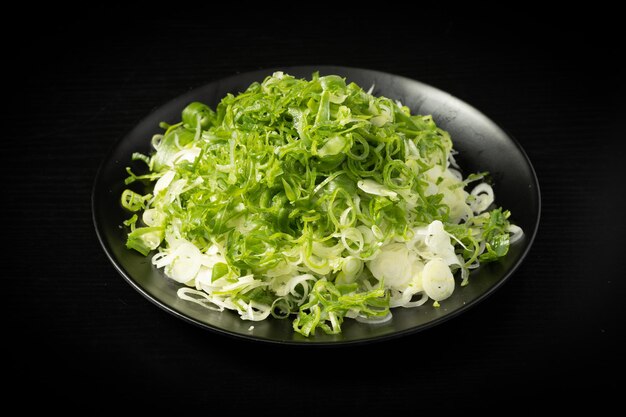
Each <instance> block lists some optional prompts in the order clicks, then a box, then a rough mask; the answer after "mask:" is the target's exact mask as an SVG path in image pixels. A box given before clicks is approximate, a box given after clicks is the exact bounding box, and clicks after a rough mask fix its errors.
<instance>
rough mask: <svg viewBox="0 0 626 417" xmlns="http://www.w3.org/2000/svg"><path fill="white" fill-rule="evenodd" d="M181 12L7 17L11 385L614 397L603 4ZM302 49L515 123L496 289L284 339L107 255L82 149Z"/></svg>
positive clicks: (615, 263) (616, 131)
mask: <svg viewBox="0 0 626 417" xmlns="http://www.w3.org/2000/svg"><path fill="white" fill-rule="evenodd" d="M189 12H190V10H189V8H187V9H186V12H185V13H186V14H181V19H180V20H179V21H177V22H171V21H165V20H164V21H161V22H152V23H150V24H142V25H138V23H137V22H136V20H135V16H134V15H133V14H132V13H130V12H128V13H127V16H128V17H127V18H123V19H121V20H119V19H118V20H110V21H107V23H106V24H100V25H98V24H94V23H93V22H90V21H85V20H76V22H78V23H76V22H73V23H72V22H59V21H58V20H54V19H50V23H49V24H48V25H44V26H41V25H32V27H29V28H28V30H29V31H30V32H29V33H30V34H31V36H30V37H26V36H24V37H21V36H20V33H18V32H15V33H9V34H6V37H5V38H6V40H7V45H6V50H5V54H4V58H5V65H4V67H5V69H8V70H9V71H10V72H11V73H10V74H9V76H7V77H6V78H5V89H6V90H7V93H6V96H5V108H6V107H9V112H8V116H7V118H6V119H5V120H6V126H7V127H8V129H7V132H6V133H5V137H4V138H3V140H4V142H3V145H4V146H3V151H2V155H3V159H4V161H5V163H4V164H3V166H2V172H3V180H4V182H3V184H4V186H5V187H8V191H5V192H4V193H3V194H4V196H5V198H3V205H2V212H3V219H4V220H5V223H4V227H3V229H4V230H5V231H6V233H5V234H4V236H5V248H8V249H5V251H4V253H3V257H2V259H3V263H4V264H5V265H4V268H3V272H4V273H3V277H4V285H3V294H4V300H5V303H4V309H5V313H4V322H5V323H6V324H7V326H6V331H5V333H4V342H3V345H4V347H5V349H7V350H8V353H7V355H6V356H5V360H6V361H7V368H8V374H7V373H5V378H6V380H7V381H9V383H10V388H9V392H8V394H9V397H11V396H14V395H16V394H17V393H27V394H28V395H30V396H32V398H36V399H38V400H39V399H41V403H42V404H45V405H47V406H48V407H51V406H58V407H65V408H72V407H73V404H76V402H77V401H78V400H79V399H80V401H86V400H89V401H91V407H95V408H97V409H102V408H104V407H106V406H107V405H108V406H111V407H115V408H117V409H118V410H123V409H124V408H123V407H122V404H123V403H125V402H130V403H131V404H136V405H156V406H159V407H161V408H162V409H164V408H176V407H181V408H183V409H184V408H185V407H189V406H192V405H204V406H205V407H204V411H205V412H207V413H216V412H223V411H231V412H232V411H233V410H237V411H239V412H251V411H252V412H253V411H258V410H262V409H263V410H265V409H267V410H272V411H274V412H275V413H276V414H285V413H289V414H292V413H300V412H302V411H303V410H310V411H315V412H318V413H325V414H326V413H329V412H333V411H334V412H343V413H346V412H348V411H353V412H359V411H368V410H374V409H381V408H385V409H386V410H387V411H389V412H392V411H401V410H405V411H407V412H411V413H416V414H417V413H423V412H426V411H433V410H439V411H453V410H458V411H460V412H463V411H467V410H490V409H493V410H503V409H501V408H496V404H499V403H501V402H502V403H505V404H506V405H509V406H514V407H515V409H516V410H520V409H523V408H527V409H533V410H535V411H537V409H538V407H539V408H540V409H545V407H551V408H559V409H561V410H563V408H570V407H571V408H576V409H579V408H580V407H582V406H585V405H587V406H589V405H593V406H594V407H595V408H594V410H595V411H598V412H599V411H601V410H603V408H605V407H607V406H608V405H611V404H617V403H618V401H619V400H620V397H619V395H616V394H617V393H618V388H619V387H621V386H622V383H621V382H620V378H619V376H620V375H623V373H621V372H620V368H623V367H624V360H623V356H622V355H623V351H624V343H623V327H624V317H625V314H624V313H625V311H624V310H625V307H624V302H623V300H624V289H625V286H624V281H623V278H622V277H623V267H622V264H623V261H622V259H621V258H622V257H623V254H622V252H623V249H624V244H623V236H624V221H623V204H622V202H623V194H624V191H623V174H622V173H621V171H622V169H621V168H619V166H620V164H622V161H623V157H624V146H623V138H624V135H623V131H622V127H621V125H622V123H621V120H623V114H624V112H623V111H624V106H623V96H622V94H623V79H622V77H623V69H621V68H620V67H619V65H617V64H615V62H614V59H613V57H615V56H616V55H619V54H621V50H623V42H621V41H619V39H620V38H619V37H618V36H617V31H618V29H619V27H617V28H615V29H613V27H614V26H612V25H611V24H610V22H607V21H606V18H603V20H602V21H601V22H600V21H599V22H600V23H602V24H601V25H600V26H599V28H594V27H592V26H590V22H591V21H594V17H593V16H589V18H588V19H581V20H576V19H565V18H561V19H553V20H550V21H546V22H537V21H536V20H535V19H532V20H531V19H529V20H526V21H524V22H523V24H513V23H511V22H510V21H509V20H508V19H505V23H504V24H500V25H495V23H494V20H493V19H484V20H481V21H476V20H472V19H470V18H468V17H464V18H462V19H457V18H445V17H441V16H440V17H438V18H433V17H432V16H427V15H426V12H424V14H425V15H424V16H421V17H420V18H417V17H415V16H411V17H409V16H408V13H405V14H406V15H407V18H406V19H403V18H402V15H403V13H400V12H399V13H396V14H395V15H394V17H393V19H391V18H389V19H381V18H380V16H376V13H373V14H371V17H370V18H368V19H365V20H362V19H357V18H356V17H345V16H343V15H340V14H337V15H332V16H325V17H324V18H319V19H318V20H316V21H315V22H311V23H307V22H303V21H301V19H300V17H299V16H301V15H300V14H298V13H296V12H294V13H292V15H291V16H289V15H285V16H276V17H273V18H272V19H270V20H267V19H265V18H263V19H261V18H258V19H256V18H254V17H250V18H248V19H243V20H242V19H241V18H237V19H234V18H231V17H230V16H229V15H224V16H222V17H221V18H220V19H215V18H211V19H208V18H207V19H197V20H196V21H195V22H190V21H188V19H187V20H185V19H184V17H185V16H186V15H188V14H189ZM398 19H399V20H398ZM384 21H389V22H391V23H389V24H385V23H384ZM381 22H382V23H381ZM428 22H432V23H428ZM33 31H37V32H33ZM33 33H34V35H33ZM28 39H32V40H28ZM77 39H79V40H80V41H78V40H77ZM85 39H86V40H87V42H85V43H83V42H82V41H83V40H85ZM301 64H335V65H347V66H357V67H365V68H372V69H376V70H382V71H388V72H392V73H396V74H400V75H403V76H407V77H410V78H414V79H418V80H420V81H423V82H425V83H428V84H430V85H433V86H436V87H438V88H440V89H442V90H444V91H448V92H450V93H451V94H453V95H455V96H457V97H459V98H460V99H462V100H464V101H466V102H468V103H471V104H472V105H474V106H475V107H477V108H479V109H480V110H481V111H483V112H484V113H485V114H486V115H487V116H489V117H490V118H492V119H493V120H494V121H495V122H496V123H498V124H499V125H500V126H502V127H503V128H504V129H506V130H507V131H509V132H511V133H512V135H513V136H515V137H516V138H517V140H518V141H519V142H520V143H521V144H522V146H523V147H524V149H525V150H526V151H527V153H528V155H529V157H530V159H531V160H532V161H533V164H534V166H535V169H536V170H537V174H538V177H539V180H540V184H541V187H542V197H543V210H542V222H541V227H540V229H539V234H538V236H537V240H536V241H535V244H534V246H533V248H532V250H531V252H530V254H529V256H528V258H527V259H526V261H525V262H524V264H523V265H522V266H521V268H520V269H519V270H518V272H517V273H516V274H515V275H514V276H513V277H512V278H511V279H510V280H509V281H508V282H507V283H506V285H504V286H503V287H502V288H501V289H500V290H498V292H497V293H496V295H495V296H493V297H490V298H489V299H487V300H486V301H485V302H483V303H481V304H480V305H479V306H477V307H476V308H474V309H472V310H470V311H468V312H467V313H466V314H463V315H462V316H460V317H457V318H456V319H454V320H452V321H449V322H447V323H445V324H443V325H441V326H437V327H436V328H433V329H430V330H427V331H425V332H422V333H419V334H415V335H411V336H408V337H403V338H401V339H397V340H393V341H389V342H385V343H382V344H372V345H366V346H362V347H350V348H340V349H312V348H294V347H286V346H282V347H281V346H266V345H261V344H257V343H245V342H242V341H240V340H235V339H232V338H228V337H224V336H221V335H216V334H212V333H210V332H206V331H203V330H202V329H199V328H196V327H194V326H189V325H188V324H186V323H184V322H182V321H180V320H178V319H176V318H175V317H172V316H171V315H169V314H167V313H165V312H163V311H162V310H160V309H157V308H155V307H154V306H153V305H152V304H151V303H149V302H148V301H146V300H145V299H144V298H143V297H141V296H140V295H139V294H138V293H137V292H136V291H134V290H133V289H132V288H131V287H130V286H129V285H128V284H127V283H126V282H125V281H124V280H123V279H122V278H121V277H120V276H119V275H118V274H117V272H116V271H115V270H114V268H113V267H112V266H111V264H110V263H109V261H108V259H107V257H106V255H105V254H104V252H103V251H102V249H101V248H100V245H99V243H98V240H97V238H96V235H95V232H94V230H93V225H92V222H91V208H90V191H91V187H92V184H93V180H94V178H95V174H96V169H97V166H98V164H99V163H100V161H101V160H102V158H104V156H105V154H106V152H107V151H108V150H109V148H110V147H111V146H112V145H113V144H114V143H115V141H116V140H118V139H119V138H120V137H121V136H122V135H124V134H125V133H126V132H127V131H128V130H129V129H130V128H132V127H133V126H134V125H135V123H136V122H137V121H138V120H139V119H140V118H141V117H143V116H144V115H145V114H146V113H147V112H148V111H150V110H151V109H153V108H155V107H157V106H159V105H161V104H162V103H164V102H166V101H167V100H169V99H170V98H172V97H175V96H177V95H179V94H181V93H184V92H185V91H187V90H189V89H190V88H192V87H196V86H199V85H203V84H205V83H207V82H209V81H212V80H215V79H219V78H222V77H225V76H230V75H232V74H234V73H237V72H242V71H248V70H254V69H259V68H261V67H276V66H283V65H301ZM44 398H45V402H44V400H43V399H44ZM542 400H543V401H546V402H547V403H546V404H547V405H544V406H539V405H538V402H539V401H542Z"/></svg>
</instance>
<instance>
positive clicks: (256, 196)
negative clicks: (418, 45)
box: [121, 72, 523, 336]
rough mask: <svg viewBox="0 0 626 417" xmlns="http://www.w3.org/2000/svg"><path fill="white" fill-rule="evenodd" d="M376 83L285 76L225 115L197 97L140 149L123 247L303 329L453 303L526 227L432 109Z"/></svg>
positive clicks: (230, 300)
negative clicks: (465, 161)
mask: <svg viewBox="0 0 626 417" xmlns="http://www.w3.org/2000/svg"><path fill="white" fill-rule="evenodd" d="M373 88H374V86H372V88H370V90H369V91H364V90H363V89H362V88H361V87H360V86H358V85H356V84H355V83H349V84H348V83H346V80H345V78H342V77H340V76H337V75H327V76H319V74H318V73H314V74H313V75H312V77H311V79H310V80H306V79H297V78H295V77H292V76H290V75H288V74H284V73H282V72H275V73H274V74H272V75H271V76H268V77H267V78H265V80H263V81H262V82H255V83H253V84H251V85H250V86H249V87H248V88H247V89H246V90H245V91H244V92H242V93H240V94H237V95H233V94H228V95H227V96H226V97H224V98H223V99H222V100H221V102H220V103H219V104H218V105H217V107H216V109H215V110H213V109H211V108H209V107H208V106H207V105H205V104H203V103H200V102H192V103H189V104H188V105H187V106H186V107H185V109H184V110H183V111H182V117H181V121H180V122H178V123H176V124H173V125H168V124H166V123H164V122H163V123H161V127H162V128H163V129H164V133H162V134H158V135H155V136H154V137H153V138H152V147H153V148H154V152H152V153H151V155H143V154H133V157H132V159H133V160H137V161H143V163H145V168H142V169H141V170H142V172H134V171H133V170H132V169H131V168H127V172H128V178H127V179H126V181H125V182H126V184H127V185H128V186H129V188H127V189H126V190H124V192H123V193H122V195H121V204H122V206H123V207H124V208H125V209H126V210H128V211H129V212H131V213H132V216H131V217H130V218H129V219H128V220H126V221H125V222H124V225H125V226H126V227H127V231H128V238H127V242H126V246H127V247H128V248H129V249H133V250H136V251H138V252H140V253H141V254H143V255H144V256H149V255H150V254H151V253H152V251H154V255H152V264H153V265H154V266H155V267H157V268H159V269H162V271H163V272H164V274H165V275H166V277H167V278H164V279H172V280H175V281H177V282H179V283H181V284H182V285H181V287H180V289H178V297H180V298H181V299H183V300H186V301H188V302H192V303H196V304H199V305H201V306H203V307H206V308H207V309H210V310H218V311H224V310H233V311H236V312H237V313H238V314H239V315H240V317H241V319H243V320H250V321H259V320H265V319H267V318H268V317H270V316H272V317H274V318H277V319H289V320H292V323H293V329H294V331H296V332H298V333H300V334H302V335H304V336H312V335H314V334H315V332H316V330H317V329H320V330H321V331H323V332H326V333H330V334H337V333H340V332H341V326H342V323H343V321H344V320H345V319H346V318H349V319H355V320H357V321H360V322H364V323H382V322H385V321H388V320H392V316H393V315H392V312H391V309H393V308H397V307H402V308H418V307H419V306H422V305H424V304H425V303H427V302H429V301H432V303H433V305H434V306H435V307H438V306H439V305H440V303H445V300H446V299H447V298H448V297H449V296H450V295H451V294H452V293H453V291H454V290H455V287H456V286H457V285H461V286H464V285H468V284H470V280H469V278H470V272H471V271H472V270H474V269H476V268H478V267H479V266H480V265H481V264H483V263H486V262H492V261H497V260H498V259H499V258H501V257H503V256H506V254H507V252H508V249H509V245H511V244H513V243H514V242H515V241H516V240H518V239H519V238H520V237H521V236H522V235H523V232H522V230H521V229H520V228H519V227H518V226H516V225H514V224H512V223H511V222H509V216H510V212H509V211H507V210H505V209H503V208H501V207H496V206H495V205H494V198H495V196H494V192H493V189H492V187H491V185H490V183H489V181H490V177H489V174H488V173H487V172H478V173H471V174H469V175H467V176H466V177H464V176H463V175H462V174H461V170H460V167H459V166H458V165H457V163H456V161H455V158H454V155H455V154H456V152H455V151H454V150H453V142H452V140H451V138H450V135H449V134H448V133H447V132H446V131H444V130H442V129H440V128H438V127H437V125H436V124H435V122H434V121H433V119H432V117H431V116H429V115H413V114H411V112H410V110H409V109H408V108H407V107H406V106H404V105H403V104H402V103H400V102H398V101H393V100H391V99H389V98H386V97H382V96H381V97H377V96H375V95H372V91H373ZM146 140H149V138H146ZM129 162H130V161H129ZM131 188H132V189H131Z"/></svg>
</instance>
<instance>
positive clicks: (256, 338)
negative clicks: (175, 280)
mask: <svg viewBox="0 0 626 417" xmlns="http://www.w3.org/2000/svg"><path fill="white" fill-rule="evenodd" d="M337 70H338V71H341V72H343V73H344V74H348V73H350V72H356V71H360V72H368V73H371V74H376V75H381V76H385V77H393V78H397V79H402V80H403V81H408V82H411V83H418V84H419V85H420V87H423V88H425V89H427V90H430V91H431V92H434V93H435V94H439V95H446V96H448V97H450V98H451V99H453V100H455V101H457V102H459V103H461V104H462V105H464V106H467V107H468V108H469V109H471V110H472V111H474V112H476V114H478V115H480V116H482V117H484V118H485V119H487V120H488V121H490V122H491V123H492V124H493V125H494V126H495V127H497V128H498V129H499V130H501V131H502V133H504V135H505V136H506V137H507V138H508V139H510V140H511V142H512V143H513V144H514V146H515V148H517V150H518V151H519V152H520V153H521V155H522V156H523V159H524V161H525V163H526V165H527V167H528V169H529V171H530V173H531V177H532V182H533V187H534V190H536V191H535V194H536V198H537V207H536V213H537V214H536V219H535V220H534V225H533V228H532V233H527V232H526V230H525V231H524V235H525V238H526V239H528V243H527V245H526V247H525V248H524V249H523V251H522V252H521V254H520V255H519V259H518V260H517V262H515V264H513V266H512V267H511V268H510V269H509V270H508V271H506V273H505V274H504V275H503V276H502V277H501V278H500V279H499V280H498V281H497V282H496V283H495V284H494V285H492V286H491V287H490V288H488V289H487V290H486V291H485V292H483V293H482V294H480V295H479V296H478V297H476V298H474V299H472V300H471V301H470V302H468V303H467V304H465V305H463V306H461V307H459V308H458V309H456V310H454V311H452V312H450V313H448V314H445V315H443V316H440V317H437V318H435V319H433V320H430V321H428V322H427V323H424V324H421V325H417V326H415V327H411V328H407V329H403V330H399V331H395V332H392V333H389V334H383V335H374V336H371V337H365V338H358V339H350V340H335V341H329V340H320V341H316V340H315V336H312V337H310V338H306V339H305V340H293V339H292V340H279V339H275V338H268V337H263V336H261V335H254V334H249V335H248V334H242V333H237V332H234V331H229V330H227V329H224V328H220V327H217V326H214V325H211V324H208V323H204V322H201V321H198V320H196V319H194V318H192V317H189V316H187V315H185V314H183V313H182V312H180V311H178V310H176V309H174V308H173V307H171V306H169V305H168V304H167V303H165V302H162V301H160V300H158V299H157V298H156V297H153V296H152V295H150V294H149V293H148V292H147V291H146V290H145V289H144V288H143V287H142V286H141V285H139V284H138V283H137V282H135V280H134V279H133V278H132V277H131V276H129V274H127V273H126V271H124V269H123V268H122V266H121V265H120V264H119V263H118V260H117V259H116V258H115V256H114V254H113V251H112V249H111V248H110V247H109V245H108V241H107V240H106V239H105V237H104V231H103V229H102V227H103V226H102V224H101V222H100V221H99V220H98V215H97V212H98V208H97V207H98V206H97V201H96V200H97V196H96V195H97V191H98V190H99V183H100V182H101V179H102V178H101V177H102V176H101V174H102V172H103V171H104V169H105V167H106V166H107V165H108V163H109V162H110V160H111V157H112V156H113V154H114V152H115V151H116V149H117V148H118V147H119V146H120V145H121V144H122V143H123V142H125V141H126V140H127V138H128V137H129V136H130V134H131V133H132V131H133V130H134V129H135V128H136V127H137V126H138V125H139V124H140V123H141V122H142V121H143V120H145V119H146V118H148V117H149V116H151V115H152V114H153V113H155V112H156V111H157V110H159V109H161V108H163V107H165V106H168V105H169V104H170V103H172V102H174V101H177V100H181V99H183V98H184V97H185V96H188V95H189V96H192V95H193V94H194V93H195V92H196V91H197V90H199V89H204V88H207V87H208V86H210V85H214V84H217V83H228V82H232V81H234V80H236V79H238V78H241V77H245V76H256V75H258V76H259V77H260V78H259V81H260V80H261V79H262V78H265V77H266V76H267V75H268V74H272V73H273V72H275V71H283V72H285V73H289V72H290V71H291V72H301V71H308V72H309V73H312V72H314V71H319V72H320V73H322V72H324V73H332V72H331V71H337ZM346 76H349V75H346ZM90 200H91V217H92V222H93V225H94V229H95V232H96V236H97V238H98V241H99V242H100V245H101V246H102V249H103V250H104V252H105V254H106V256H107V258H108V259H109V261H110V262H111V264H113V267H114V268H115V270H116V271H117V272H118V273H119V274H120V275H121V276H122V277H123V278H124V280H125V281H126V282H127V283H129V284H130V285H131V287H132V288H134V289H135V290H136V291H137V292H139V293H140V294H141V295H142V296H143V297H144V298H146V299H148V300H149V301H150V302H151V303H152V304H154V305H156V306H158V307H159V308H160V309H162V310H164V311H166V312H168V313H169V314H172V315H173V316H175V317H177V318H179V319H182V320H184V321H185V322H187V323H190V324H193V325H194V326H196V327H199V328H202V329H204V330H207V331H210V332H212V333H215V334H219V335H225V336H227V337H230V338H233V339H238V340H242V339H243V340H247V341H252V342H255V343H270V344H275V345H290V346H320V347H324V346H326V347H328V346H348V345H362V344H370V343H377V342H382V341H386V340H391V339H396V338H400V337H404V336H407V335H409V334H415V333H419V332H422V331H424V330H427V329H430V328H432V327H434V326H437V325H440V324H442V323H444V322H446V321H448V320H450V319H452V318H454V317H457V316H459V315H460V314H462V313H465V312H466V311H467V310H469V309H471V308H473V307H475V306H476V305H478V304H480V303H481V302H482V301H484V300H485V299H486V298H488V297H489V296H491V295H492V294H493V293H494V292H495V291H496V290H498V289H499V288H500V287H502V286H503V285H504V284H505V283H506V282H507V281H508V280H509V279H510V277H511V276H512V275H513V274H514V273H515V272H516V271H517V269H518V268H519V267H520V266H521V265H522V263H523V262H524V260H525V259H526V257H527V256H528V254H529V253H530V250H531V248H532V246H533V244H534V241H535V238H536V236H537V232H538V230H539V224H540V222H541V207H542V197H541V189H540V184H539V178H538V176H537V172H536V170H535V168H534V166H533V164H532V162H531V160H530V158H529V157H528V154H527V153H526V151H525V149H524V148H523V147H522V145H521V144H520V142H519V141H518V140H517V138H516V137H515V136H513V135H512V134H511V133H510V132H509V131H507V130H505V129H504V128H503V127H501V125H500V124H498V123H497V122H496V121H495V120H494V119H492V118H491V117H488V116H487V115H485V114H484V113H483V112H481V111H480V110H479V109H477V108H475V107H474V106H472V105H471V104H469V103H467V102H466V101H464V100H462V99H460V98H458V97H456V96H454V95H452V94H450V93H448V92H446V91H444V90H441V89H439V88H437V87H434V86H432V85H430V84H426V83H424V82H422V81H419V80H416V79H413V78H410V77H405V76H403V75H398V74H394V73H390V72H385V71H379V70H373V69H369V68H361V67H351V66H341V65H316V66H313V65H296V66H277V67H269V68H262V69H258V70H253V71H244V72H236V73H234V74H232V75H230V76H227V77H222V78H216V79H213V80H211V81H209V82H207V83H203V84H201V85H198V86H194V87H191V88H189V89H187V90H186V91H185V92H183V93H181V94H178V95H176V96H174V97H171V98H170V99H168V100H167V101H165V102H163V103H161V104H160V105H156V106H153V107H152V109H151V110H150V111H148V112H146V113H145V114H143V115H142V116H141V117H139V118H138V120H136V121H135V122H134V123H133V124H132V126H131V127H130V128H128V129H127V130H125V132H124V133H123V134H122V135H121V136H120V137H119V138H117V139H116V140H115V142H114V143H113V144H112V145H111V146H110V148H109V149H108V150H107V152H106V154H105V155H104V157H103V158H102V160H101V161H100V164H99V165H98V169H97V171H96V175H95V178H94V181H93V185H92V188H91V199H90ZM250 323H254V322H250Z"/></svg>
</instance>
